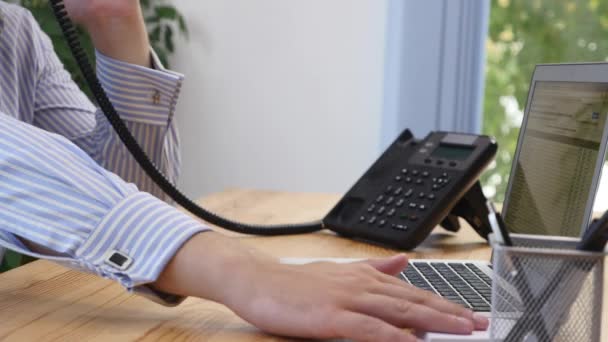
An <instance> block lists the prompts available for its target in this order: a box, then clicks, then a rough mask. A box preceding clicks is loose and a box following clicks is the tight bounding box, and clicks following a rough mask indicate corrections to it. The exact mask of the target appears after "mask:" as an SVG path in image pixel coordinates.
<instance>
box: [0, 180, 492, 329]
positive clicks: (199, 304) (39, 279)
mask: <svg viewBox="0 0 608 342" xmlns="http://www.w3.org/2000/svg"><path fill="white" fill-rule="evenodd" d="M338 199H339V196H337V195H330V194H294V193H277V192H266V191H246V190H232V191H226V192H223V193H220V194H217V195H213V196H210V197H208V198H206V199H204V200H202V201H201V203H203V204H204V205H205V206H206V207H208V208H210V209H212V210H214V211H216V212H218V213H220V214H222V215H226V216H227V217H231V218H234V219H237V220H242V221H245V222H252V223H284V222H300V221H309V220H315V219H318V218H320V217H323V216H324V215H325V214H326V213H327V212H328V211H329V209H330V208H331V207H332V206H333V205H334V204H335V203H336V201H337V200H338ZM227 234H233V233H227ZM234 235H236V234H234ZM239 238H240V239H241V240H242V241H243V242H244V243H246V244H250V245H253V246H255V247H257V248H260V249H262V250H264V251H266V252H268V253H270V254H272V255H275V256H278V257H378V256H387V255H392V254H394V253H395V251H393V250H388V249H384V248H381V247H377V246H372V245H368V244H364V243H360V242H355V241H351V240H346V239H343V238H340V237H337V236H335V235H333V234H332V233H330V232H322V233H317V234H309V235H301V236H289V237H270V238H268V237H251V236H240V237H239ZM409 255H410V256H411V257H415V258H458V259H482V260H489V257H490V249H489V247H488V246H487V244H486V243H485V242H484V241H483V240H482V239H481V238H480V237H478V236H477V235H476V233H475V232H473V231H472V229H470V228H469V227H463V229H462V230H461V232H460V233H458V234H451V233H447V232H445V231H443V230H441V229H437V230H436V232H435V233H434V234H433V235H432V236H431V238H429V239H428V240H427V241H426V242H425V244H424V245H423V246H421V247H420V248H419V249H418V250H416V252H413V253H409ZM0 322H1V323H0V340H7V341H47V340H61V341H63V340H69V341H71V340H87V341H130V340H142V341H151V340H173V339H177V340H186V339H187V340H191V339H192V340H201V341H236V340H238V341H283V340H284V339H281V338H278V337H273V336H268V335H264V334H262V333H260V332H259V331H258V330H256V329H255V328H254V327H252V326H250V325H249V324H247V323H246V322H244V321H242V320H241V319H239V318H238V317H236V316H235V315H234V314H232V313H231V312H230V311H229V310H227V309H226V308H224V307H223V306H221V305H219V304H215V303H211V302H207V301H204V300H200V299H195V298H190V299H188V300H186V301H185V302H184V303H183V304H182V305H180V306H178V307H176V308H167V307H163V306H160V305H157V304H155V303H152V302H150V301H148V300H146V299H143V298H141V297H138V296H134V295H129V294H128V293H126V292H125V291H124V290H123V289H122V288H121V287H120V286H119V285H117V284H115V283H113V282H111V281H108V280H104V279H100V278H97V277H95V276H92V275H88V274H83V273H79V272H76V271H72V270H68V269H66V268H63V267H61V266H57V265H55V264H52V263H50V262H47V261H36V262H34V263H31V264H29V265H27V266H24V267H21V268H19V269H16V270H13V271H10V272H7V273H4V274H1V275H0Z"/></svg>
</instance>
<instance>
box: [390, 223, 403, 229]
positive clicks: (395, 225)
mask: <svg viewBox="0 0 608 342" xmlns="http://www.w3.org/2000/svg"><path fill="white" fill-rule="evenodd" d="M391 228H393V229H395V230H407V226H406V225H404V224H394V225H392V226H391Z"/></svg>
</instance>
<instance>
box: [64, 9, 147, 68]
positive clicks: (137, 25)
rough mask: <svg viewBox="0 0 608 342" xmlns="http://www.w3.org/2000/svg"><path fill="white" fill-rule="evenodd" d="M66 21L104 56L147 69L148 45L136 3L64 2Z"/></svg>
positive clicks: (141, 16) (143, 24)
mask: <svg viewBox="0 0 608 342" xmlns="http://www.w3.org/2000/svg"><path fill="white" fill-rule="evenodd" d="M64 4H65V8H66V10H67V12H68V14H69V15H70V18H71V19H72V20H73V21H74V22H75V23H78V24H80V25H82V26H83V27H84V28H85V29H86V30H87V31H88V32H89V34H90V35H91V39H92V40H93V44H94V45H95V48H97V50H99V51H100V52H102V53H103V54H104V55H106V56H108V57H112V58H114V59H118V60H121V61H124V62H127V63H132V64H138V65H141V66H146V67H149V66H150V42H149V40H148V34H147V32H146V26H145V23H144V20H143V15H142V11H141V8H140V6H139V0H64Z"/></svg>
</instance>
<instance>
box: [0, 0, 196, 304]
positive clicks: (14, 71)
mask: <svg viewBox="0 0 608 342" xmlns="http://www.w3.org/2000/svg"><path fill="white" fill-rule="evenodd" d="M153 60H154V61H153V64H154V67H155V69H148V68H144V67H140V66H136V65H131V64H127V63H124V62H120V61H117V60H113V59H111V58H109V57H106V56H104V55H102V54H100V53H97V74H98V76H99V79H100V81H101V82H102V85H103V87H104V88H105V89H106V91H107V92H108V95H109V97H110V99H111V100H112V102H113V103H114V104H115V106H116V109H117V111H118V112H119V113H120V115H121V117H122V118H123V119H124V120H125V121H126V123H127V125H128V127H129V129H130V130H131V132H132V133H133V135H134V136H135V137H136V139H137V140H138V141H139V142H140V144H141V145H142V147H143V148H144V149H145V151H146V153H147V154H148V155H149V156H150V158H151V159H152V160H153V161H154V163H155V164H156V165H157V166H158V167H159V168H160V169H161V170H162V171H163V172H164V173H165V174H166V175H167V176H168V178H169V179H170V180H172V181H173V182H175V180H176V179H177V177H178V170H179V151H178V148H179V142H178V135H177V131H176V128H175V120H174V119H173V113H174V111H175V104H176V101H177V97H178V93H179V90H180V86H181V82H182V79H183V76H182V75H180V74H177V73H174V72H171V71H167V70H165V69H163V68H162V66H161V65H160V63H159V62H158V59H157V58H156V57H155V56H153ZM130 182H133V183H136V184H137V186H136V185H134V184H132V183H130ZM138 188H139V189H141V191H140V190H138ZM144 191H146V192H144ZM159 198H161V199H162V198H164V197H163V194H162V192H161V190H160V189H158V188H157V187H156V186H155V185H154V184H153V183H152V181H151V180H150V179H149V178H148V177H147V176H146V175H145V174H144V173H143V171H142V170H141V169H140V167H139V166H138V165H137V164H136V162H135V161H134V159H133V158H132V157H131V156H130V154H129V152H128V151H127V150H126V149H125V147H124V146H123V145H122V142H121V141H120V140H119V138H118V137H117V136H116V134H115V133H114V131H113V130H112V128H111V126H110V125H109V123H108V122H107V120H106V119H105V117H104V116H103V114H102V113H100V111H99V110H96V108H95V107H94V106H93V105H92V104H91V102H90V101H89V100H88V98H87V97H86V96H85V95H84V94H83V93H82V92H81V91H80V90H79V89H78V87H77V85H76V84H75V83H74V82H73V81H72V80H71V77H70V75H69V74H68V73H67V72H66V71H65V70H64V68H63V66H62V65H61V63H60V61H59V60H58V58H57V56H56V54H55V52H54V51H53V46H52V43H51V41H50V39H49V38H48V37H47V36H46V35H45V34H44V33H43V32H42V31H41V29H40V27H39V26H38V24H37V22H36V21H35V20H34V19H33V17H32V15H31V14H30V13H29V12H28V11H27V10H25V9H22V8H20V7H17V6H15V5H10V4H7V3H4V2H0V209H1V210H0V246H2V247H4V248H8V249H11V250H14V251H17V252H19V253H22V254H27V255H31V256H34V257H37V258H43V259H49V260H53V261H56V262H59V263H62V264H64V265H68V266H70V267H72V268H77V269H79V270H84V271H87V272H92V273H95V274H97V275H100V276H103V277H106V278H109V279H113V280H116V281H118V282H120V283H121V284H122V285H123V286H124V287H126V288H127V289H129V290H134V291H135V292H141V293H145V294H150V293H151V292H152V290H150V289H149V288H147V287H146V286H140V285H143V284H146V283H150V282H154V281H155V280H156V279H157V278H158V276H159V274H160V272H161V271H162V270H163V268H164V267H165V265H166V264H167V262H168V261H169V260H170V258H171V257H172V256H173V255H174V254H175V253H176V251H177V250H178V249H179V248H180V247H181V245H182V244H183V243H184V242H185V241H187V240H188V239H189V238H190V237H191V236H192V235H193V234H195V233H197V232H200V231H203V230H206V229H207V228H206V227H205V226H203V225H202V224H201V223H200V222H198V221H196V220H194V219H192V218H190V217H189V216H188V215H186V214H184V213H182V212H180V211H178V210H177V209H175V208H174V207H172V206H171V205H169V204H167V203H165V202H164V201H162V200H160V199H159ZM22 239H24V240H27V241H31V242H33V243H35V244H38V245H40V246H43V247H45V248H47V249H50V250H52V251H54V252H55V254H57V255H60V256H47V255H42V254H37V253H34V252H32V251H30V250H29V249H28V248H27V246H26V245H24V244H23V243H22ZM112 256H114V257H117V256H118V257H119V258H120V256H122V257H126V258H127V259H130V262H129V263H128V265H127V263H124V264H123V267H119V266H120V265H119V264H117V263H116V262H113V260H116V259H112V258H111V257H112ZM125 265H127V266H128V267H127V268H126V269H122V268H124V266H125Z"/></svg>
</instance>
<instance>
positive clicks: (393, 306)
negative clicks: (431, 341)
mask: <svg viewBox="0 0 608 342" xmlns="http://www.w3.org/2000/svg"><path fill="white" fill-rule="evenodd" d="M354 305H355V307H353V308H351V310H353V311H357V312H361V313H363V314H366V315H370V316H374V317H377V318H379V319H381V320H383V321H385V322H387V323H390V324H392V325H395V326H398V327H408V328H414V329H417V330H423V331H435V332H444V333H452V334H470V333H472V332H473V328H474V327H473V321H472V320H471V319H468V318H465V317H460V316H456V315H452V314H449V313H445V312H441V311H438V310H436V309H434V308H431V307H429V306H425V305H420V304H416V303H412V302H409V301H407V300H404V299H396V298H394V297H389V296H383V295H374V294H368V295H365V296H361V297H360V298H357V299H355V300H354Z"/></svg>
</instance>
